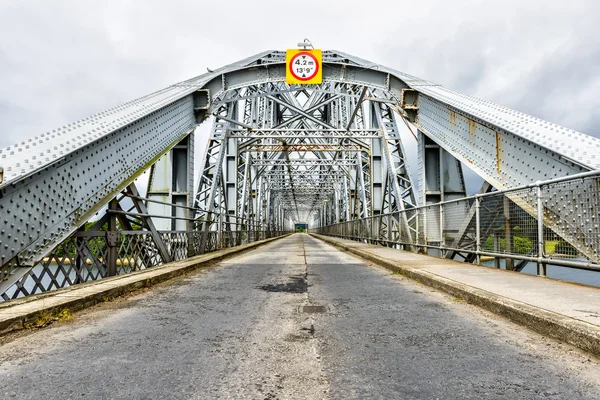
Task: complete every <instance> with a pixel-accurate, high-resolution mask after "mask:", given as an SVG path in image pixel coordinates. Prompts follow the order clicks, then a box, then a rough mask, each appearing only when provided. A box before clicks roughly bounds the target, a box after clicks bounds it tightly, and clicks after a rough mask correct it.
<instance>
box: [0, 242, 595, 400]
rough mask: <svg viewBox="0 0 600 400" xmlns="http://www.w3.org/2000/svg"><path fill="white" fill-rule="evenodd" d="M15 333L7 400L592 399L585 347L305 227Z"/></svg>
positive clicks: (4, 355)
mask: <svg viewBox="0 0 600 400" xmlns="http://www.w3.org/2000/svg"><path fill="white" fill-rule="evenodd" d="M306 306H308V307H306ZM9 339H10V340H8V341H7V340H6V339H5V342H6V343H4V344H3V345H2V346H0V398H1V399H13V398H16V399H71V398H78V399H81V398H91V399H467V398H471V399H483V398H486V399H583V398H586V399H598V398H600V368H599V366H598V364H597V361H595V360H593V359H592V360H591V359H589V358H588V357H587V356H586V355H585V354H583V353H582V352H579V351H578V350H575V349H573V348H571V347H569V346H566V345H562V344H558V343H556V342H554V341H551V340H548V339H545V338H543V337H541V336H539V335H537V334H534V333H531V332H529V331H526V330H524V329H522V328H520V327H518V326H516V325H513V324H511V323H509V322H506V321H504V320H502V319H500V318H497V317H495V316H493V315H489V314H487V313H485V312H483V311H480V310H479V309H477V308H475V307H473V306H470V305H467V304H464V303H461V302H459V301H456V300H455V299H452V298H451V297H448V296H446V295H442V294H440V293H437V292H435V291H432V290H430V289H429V288H427V287H425V286H422V285H420V284H418V283H415V282H412V281H409V280H406V279H404V278H402V277H400V276H398V275H394V274H391V273H390V272H389V271H387V270H384V269H382V268H379V267H376V266H369V265H367V264H366V263H365V262H363V261H361V260H360V259H357V258H355V257H353V256H350V255H348V254H346V253H343V252H341V251H339V250H337V249H335V248H333V247H331V246H329V245H326V244H324V243H323V242H320V241H318V240H317V239H313V238H311V237H310V236H308V235H305V234H296V235H293V236H291V237H288V238H286V239H283V240H279V241H275V242H272V243H270V244H268V245H265V246H263V247H260V248H258V249H256V250H253V251H250V252H248V253H245V254H243V255H240V256H238V257H235V258H232V259H230V260H228V261H227V262H223V263H221V264H219V265H218V266H216V267H213V268H208V269H206V270H203V271H201V272H198V273H195V274H192V275H188V276H186V277H182V278H179V279H177V280H175V281H173V282H171V283H169V284H165V285H161V286H159V287H156V288H153V289H151V290H149V291H147V292H144V293H141V294H138V295H135V296H133V297H129V298H124V299H119V300H117V301H114V302H111V303H106V304H103V305H101V306H98V307H96V308H94V309H91V310H87V311H85V312H81V313H78V314H77V315H76V316H75V318H74V320H73V321H72V322H67V323H60V324H56V325H54V326H51V327H49V328H46V329H42V330H39V331H36V332H33V333H28V334H21V335H18V336H16V337H12V338H9Z"/></svg>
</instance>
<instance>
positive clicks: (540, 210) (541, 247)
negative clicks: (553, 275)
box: [536, 182, 546, 276]
mask: <svg viewBox="0 0 600 400" xmlns="http://www.w3.org/2000/svg"><path fill="white" fill-rule="evenodd" d="M536 186H537V188H536V189H537V220H538V221H537V222H538V223H537V227H538V262H537V274H538V275H539V276H546V264H545V263H543V262H542V259H543V258H544V252H545V251H546V249H545V241H544V204H543V199H542V185H541V184H540V182H537V183H536Z"/></svg>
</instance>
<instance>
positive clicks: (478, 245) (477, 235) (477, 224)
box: [475, 196, 481, 264]
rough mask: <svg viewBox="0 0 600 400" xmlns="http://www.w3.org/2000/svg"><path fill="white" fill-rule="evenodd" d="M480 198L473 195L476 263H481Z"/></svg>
mask: <svg viewBox="0 0 600 400" xmlns="http://www.w3.org/2000/svg"><path fill="white" fill-rule="evenodd" d="M480 208H481V200H480V199H479V196H475V231H476V232H475V241H476V243H475V246H476V247H475V249H476V253H475V254H476V263H477V264H481V218H480V210H479V209H480Z"/></svg>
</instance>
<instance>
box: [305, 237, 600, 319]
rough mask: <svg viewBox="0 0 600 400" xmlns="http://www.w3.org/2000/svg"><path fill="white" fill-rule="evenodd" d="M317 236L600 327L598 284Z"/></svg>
mask: <svg viewBox="0 0 600 400" xmlns="http://www.w3.org/2000/svg"><path fill="white" fill-rule="evenodd" d="M315 236H317V237H321V238H323V239H324V240H326V241H330V242H334V243H338V244H340V245H343V246H346V247H348V246H349V247H351V248H353V249H358V250H359V251H360V252H365V253H367V254H372V255H374V256H376V257H379V258H381V259H385V260H389V261H392V262H394V263H395V264H397V265H399V266H407V267H409V268H411V269H413V270H418V271H422V272H426V273H428V274H431V275H433V276H435V277H438V278H442V279H448V280H450V281H452V282H455V283H458V284H462V285H466V286H469V287H471V288H474V289H479V290H484V291H485V292H487V293H489V294H490V295H495V296H501V297H503V298H505V299H510V300H514V301H517V302H520V303H523V304H527V305H531V306H533V307H535V308H537V309H540V310H545V311H549V312H552V313H556V314H557V315H561V316H565V317H570V318H572V319H575V320H579V321H584V322H586V323H588V324H590V325H593V326H595V327H597V328H598V329H600V289H599V288H596V287H591V286H586V285H579V284H576V283H570V282H565V281H560V280H556V279H546V278H542V277H537V276H532V275H526V274H523V273H519V272H511V271H505V270H499V269H495V268H483V267H480V266H476V265H472V264H467V263H462V262H457V261H451V260H447V259H443V258H437V257H430V256H425V255H421V254H415V253H410V252H404V251H398V250H394V249H390V248H387V247H383V246H376V245H370V244H366V243H360V242H356V241H353V240H347V239H340V238H334V237H330V236H321V235H315Z"/></svg>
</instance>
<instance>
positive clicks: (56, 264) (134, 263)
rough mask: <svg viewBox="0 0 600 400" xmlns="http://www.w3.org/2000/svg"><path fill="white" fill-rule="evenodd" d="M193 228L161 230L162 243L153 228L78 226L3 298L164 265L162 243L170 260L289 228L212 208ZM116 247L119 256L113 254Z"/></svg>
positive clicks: (246, 241) (282, 233) (2, 294)
mask: <svg viewBox="0 0 600 400" xmlns="http://www.w3.org/2000/svg"><path fill="white" fill-rule="evenodd" d="M128 214H132V215H133V213H128ZM168 218H172V217H168ZM172 219H180V218H175V217H173V218H172ZM192 228H193V230H190V231H159V232H158V235H159V239H158V242H161V243H160V244H159V243H157V240H156V239H155V237H154V236H153V234H152V232H150V231H147V230H127V231H126V230H118V231H116V232H108V231H106V230H90V231H78V232H76V233H75V234H74V235H72V236H71V237H69V238H68V239H67V240H65V241H64V242H63V243H61V244H60V245H58V246H57V247H56V248H55V249H54V250H53V251H52V252H51V253H50V254H49V255H48V256H47V257H45V258H44V259H43V260H42V261H40V262H39V263H38V264H36V265H35V266H34V267H33V268H32V269H30V270H28V271H27V272H26V273H25V274H24V275H22V276H21V277H20V278H19V279H18V280H17V281H16V282H15V283H14V284H13V285H12V286H10V287H9V288H7V290H6V291H4V292H3V293H0V301H3V300H10V299H15V298H18V297H23V296H29V295H32V294H37V293H43V292H47V291H50V290H54V289H59V288H62V287H66V286H71V285H76V284H79V283H83V282H88V281H93V280H97V279H102V278H106V277H108V276H112V275H123V274H127V273H130V272H134V271H140V270H143V269H147V268H152V267H155V266H158V265H161V264H163V263H164V260H163V256H162V255H161V251H160V248H159V245H163V246H165V247H166V250H167V252H168V254H169V258H170V261H180V260H184V259H186V258H189V257H194V256H197V255H201V254H205V253H208V252H211V251H215V250H219V249H223V248H229V247H234V246H239V245H242V244H246V243H252V242H255V241H259V240H263V239H268V238H272V237H277V236H282V235H284V234H286V233H288V232H287V231H284V230H280V229H275V227H273V226H261V225H260V224H258V223H257V222H255V221H250V220H242V219H241V218H237V217H234V216H226V215H220V214H217V213H211V214H208V216H207V221H203V220H192ZM111 252H113V253H116V256H112V257H111V254H110V253H111ZM111 260H112V261H111ZM111 263H112V264H113V265H112V266H111V265H110V264H111ZM21 268H22V267H21ZM0 278H2V277H0Z"/></svg>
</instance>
